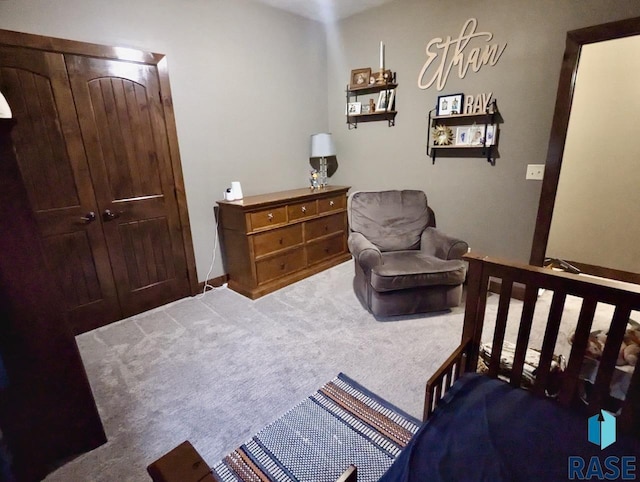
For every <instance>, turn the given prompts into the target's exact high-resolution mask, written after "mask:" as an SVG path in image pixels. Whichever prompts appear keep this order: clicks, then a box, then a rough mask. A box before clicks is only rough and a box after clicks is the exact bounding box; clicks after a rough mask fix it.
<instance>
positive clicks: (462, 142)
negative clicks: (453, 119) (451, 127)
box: [454, 126, 471, 146]
mask: <svg viewBox="0 0 640 482" xmlns="http://www.w3.org/2000/svg"><path fill="white" fill-rule="evenodd" d="M470 129H471V128H470V126H458V127H456V137H455V141H454V145H456V146H468V145H469V132H470Z"/></svg>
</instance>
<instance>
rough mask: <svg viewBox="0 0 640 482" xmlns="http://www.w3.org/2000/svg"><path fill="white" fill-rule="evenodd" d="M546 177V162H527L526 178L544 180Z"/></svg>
mask: <svg viewBox="0 0 640 482" xmlns="http://www.w3.org/2000/svg"><path fill="white" fill-rule="evenodd" d="M543 177H544V164H527V177H526V179H531V180H537V181H542V178H543Z"/></svg>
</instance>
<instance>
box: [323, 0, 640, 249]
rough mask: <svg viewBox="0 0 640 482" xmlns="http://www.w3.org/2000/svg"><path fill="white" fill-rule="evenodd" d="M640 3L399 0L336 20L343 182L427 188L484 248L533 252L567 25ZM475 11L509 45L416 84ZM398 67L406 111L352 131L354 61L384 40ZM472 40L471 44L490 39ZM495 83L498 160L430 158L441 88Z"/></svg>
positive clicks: (444, 216) (373, 53) (333, 64)
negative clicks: (473, 65) (349, 87)
mask: <svg viewBox="0 0 640 482" xmlns="http://www.w3.org/2000/svg"><path fill="white" fill-rule="evenodd" d="M639 15H640V2H637V1H636V0H630V1H624V0H620V1H616V2H602V1H600V0H561V1H558V0H539V1H536V2H531V1H523V0H517V1H515V0H511V1H505V0H485V1H482V2H478V1H474V0H460V1H458V2H454V3H448V4H446V6H445V4H444V3H443V2H441V1H438V0H397V1H395V2H391V3H389V4H386V5H383V6H381V7H379V8H377V9H375V10H371V11H368V12H364V13H363V14H360V15H358V16H355V17H352V18H348V19H346V20H344V21H343V22H341V23H340V24H339V28H338V30H337V35H338V39H337V40H330V41H329V42H328V55H329V65H328V68H329V75H328V78H329V127H330V130H331V131H332V132H333V134H334V135H335V136H336V145H337V152H338V159H339V163H340V167H339V169H338V172H337V173H336V175H335V176H334V178H333V179H335V180H334V182H335V183H339V184H348V185H352V186H353V187H354V188H355V189H381V188H417V189H424V190H425V191H426V192H427V196H428V198H429V201H430V204H431V205H432V207H433V208H434V210H435V212H436V216H437V221H438V227H441V228H442V229H443V230H445V231H446V232H449V233H451V234H454V235H457V236H460V237H462V238H463V239H465V240H467V241H468V242H469V244H470V246H471V248H472V249H474V250H478V251H480V252H483V253H485V254H489V255H495V256H501V257H508V258H515V259H519V260H521V261H526V260H528V258H529V254H530V250H531V241H532V239H533V230H534V226H535V220H536V214H537V208H538V200H539V196H540V188H541V181H526V180H525V173H526V166H527V164H530V163H540V164H543V163H544V162H545V159H546V153H547V147H548V140H549V132H550V129H551V121H552V119H553V109H554V104H555V98H556V89H557V84H558V78H559V74H560V65H561V61H562V55H563V52H564V47H565V37H566V32H567V31H568V30H572V29H577V28H582V27H586V26H590V25H595V24H600V23H604V22H607V21H613V20H619V19H623V18H628V17H633V16H639ZM470 17H475V18H477V19H478V29H477V30H478V31H488V32H492V33H493V34H494V38H493V40H492V42H497V43H499V44H504V43H507V48H506V50H505V52H504V53H503V55H502V57H501V58H500V60H499V62H498V63H497V65H495V66H494V67H490V66H485V67H483V68H482V69H481V70H480V71H479V72H478V73H473V72H469V73H468V74H467V76H466V77H465V78H464V79H463V80H461V79H459V78H458V76H457V75H455V74H453V73H452V74H451V75H450V77H449V81H448V83H447V85H446V87H445V89H444V90H443V91H442V92H438V91H436V88H435V86H433V87H431V88H429V89H427V90H420V89H419V88H418V84H417V79H418V74H419V72H420V69H421V68H422V66H423V64H424V63H425V61H426V54H425V47H426V45H427V43H428V42H429V41H430V40H431V39H432V38H434V37H446V36H449V35H450V36H451V37H457V36H458V34H459V32H460V30H461V28H462V25H463V23H464V22H465V21H466V20H467V19H468V18H470ZM381 40H382V41H384V42H385V44H386V64H387V68H390V69H392V70H394V71H396V72H397V75H398V83H399V84H400V85H399V87H398V90H397V94H396V107H397V110H398V111H399V113H398V116H397V118H396V126H395V127H391V128H389V127H387V126H386V124H384V123H382V122H376V123H373V122H372V123H367V124H361V125H360V126H359V127H358V129H356V130H351V131H349V130H347V126H346V125H345V117H344V104H345V94H344V90H345V86H346V84H347V83H348V79H349V72H350V70H351V69H354V68H360V67H368V66H370V67H372V68H377V67H378V45H379V42H380V41H381ZM483 44H484V42H479V43H478V42H477V41H476V42H475V43H474V44H473V45H470V46H469V47H468V48H471V47H473V46H482V45H483ZM460 92H463V93H465V94H477V93H481V92H493V95H494V97H495V98H496V99H497V100H498V106H499V108H500V111H501V113H502V115H503V117H504V124H502V126H501V132H500V142H499V152H500V158H499V159H498V160H497V163H496V165H495V166H493V167H492V166H491V165H489V164H488V163H487V162H486V161H485V160H482V159H480V158H478V159H468V158H467V159H461V158H454V159H445V158H441V159H437V160H436V164H435V165H432V164H431V160H430V159H429V158H428V157H427V156H426V155H425V145H426V142H427V112H428V111H429V110H430V109H431V108H433V106H435V103H436V99H437V96H438V95H442V94H455V93H460Z"/></svg>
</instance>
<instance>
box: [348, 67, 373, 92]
mask: <svg viewBox="0 0 640 482" xmlns="http://www.w3.org/2000/svg"><path fill="white" fill-rule="evenodd" d="M370 79H371V67H367V68H366V69H364V68H363V69H354V70H352V71H351V80H350V81H349V88H350V89H359V88H362V87H368V86H369V81H370Z"/></svg>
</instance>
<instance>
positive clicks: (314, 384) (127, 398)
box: [46, 262, 464, 482]
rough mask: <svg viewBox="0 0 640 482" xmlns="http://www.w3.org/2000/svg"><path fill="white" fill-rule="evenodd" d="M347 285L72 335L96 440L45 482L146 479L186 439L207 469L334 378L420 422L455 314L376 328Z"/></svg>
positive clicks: (455, 331) (334, 282)
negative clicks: (101, 433) (101, 436)
mask: <svg viewBox="0 0 640 482" xmlns="http://www.w3.org/2000/svg"><path fill="white" fill-rule="evenodd" d="M352 279H353V264H352V262H346V263H343V264H341V265H339V266H336V267H334V268H332V269H329V270H327V271H324V272H322V273H319V274H317V275H315V276H313V277H311V278H307V279H305V280H303V281H300V282H298V283H296V284H294V285H291V286H288V287H286V288H283V289H281V290H279V291H277V292H275V293H272V294H270V295H267V296H265V297H263V298H260V299H258V300H256V301H251V300H249V299H247V298H245V297H243V296H241V295H239V294H237V293H235V292H233V291H231V290H229V289H227V288H220V289H217V290H215V291H213V292H209V293H207V294H206V295H204V297H201V298H186V299H184V300H180V301H177V302H175V303H172V304H169V305H167V306H164V307H161V308H158V309H155V310H152V311H150V312H147V313H143V314H141V315H137V316H134V317H131V318H128V319H125V320H122V321H119V322H117V323H114V324H111V325H109V326H106V327H103V328H99V329H97V330H94V331H92V332H89V333H85V334H83V335H80V336H79V337H77V342H78V345H79V347H80V352H81V354H82V358H83V360H84V363H85V366H86V369H87V373H88V375H89V380H90V382H91V387H92V389H93V392H94V395H95V398H96V402H97V405H98V409H99V411H100V416H101V417H102V421H103V424H104V427H105V430H106V433H107V438H108V442H107V443H106V444H105V445H103V446H102V447H99V448H98V449H96V450H94V451H92V452H90V453H88V454H85V455H82V456H80V457H79V458H77V459H75V460H73V461H71V462H69V463H68V464H66V465H64V466H63V467H61V468H60V469H58V470H57V471H56V472H54V473H53V474H51V475H50V476H49V477H48V478H47V479H46V480H50V481H64V482H70V481H90V480H91V481H110V482H111V481H116V480H117V481H146V480H150V479H149V478H148V476H147V474H146V466H147V465H148V464H149V463H150V462H152V461H154V460H155V459H156V458H158V457H160V456H161V455H162V454H164V453H165V452H167V451H168V450H170V449H171V448H173V447H174V446H176V445H178V444H179V443H180V442H182V441H184V440H186V439H188V440H190V441H191V443H192V444H193V445H194V446H195V447H196V449H197V450H198V451H199V452H200V453H201V454H202V456H203V457H204V459H205V460H206V461H207V462H209V463H210V464H213V463H214V462H215V461H217V460H219V459H220V458H221V457H222V456H224V455H225V454H226V453H228V452H229V451H231V450H233V449H234V448H235V447H237V446H238V445H239V444H240V443H242V442H244V441H245V440H246V439H248V438H249V437H250V436H251V435H253V434H254V433H256V432H257V431H258V430H260V429H261V428H262V427H264V426H265V425H266V424H268V423H269V422H271V421H273V420H275V419H276V418H278V417H279V416H280V415H282V414H283V413H285V412H286V411H287V410H288V409H289V408H291V407H292V406H293V405H294V404H296V403H297V402H299V401H300V400H302V399H303V398H305V397H307V396H308V395H309V393H312V392H313V391H314V390H316V389H317V388H318V387H319V386H321V385H322V384H323V383H325V382H326V381H327V380H330V379H332V378H333V377H335V376H336V374H338V373H340V372H343V373H345V374H347V375H348V376H350V377H351V378H353V379H354V380H356V381H357V382H359V383H360V384H362V385H364V386H365V387H367V388H368V389H369V390H372V391H373V392H375V393H377V394H378V395H380V396H382V397H383V398H386V399H387V400H388V401H389V402H391V403H393V404H394V405H396V406H398V407H400V408H401V409H403V410H405V411H407V412H408V413H410V414H411V415H413V416H416V417H418V418H420V417H421V413H422V403H423V399H424V384H425V382H426V380H427V378H428V377H429V376H430V375H431V374H432V373H433V372H434V371H435V369H436V368H437V367H438V366H439V365H440V363H441V362H442V361H444V359H446V357H447V356H448V355H449V353H450V352H451V351H452V350H453V349H454V348H455V347H456V346H457V344H458V342H459V341H460V335H461V330H462V316H463V311H464V310H463V307H460V308H457V309H455V310H454V311H452V312H448V313H437V314H429V315H421V316H412V317H403V318H394V319H391V320H376V319H375V318H374V317H373V316H372V315H371V314H370V313H368V312H367V311H366V310H365V309H364V308H363V307H362V306H361V304H360V303H359V302H358V300H357V299H356V297H355V295H354V293H353V288H352V284H351V283H352Z"/></svg>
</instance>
